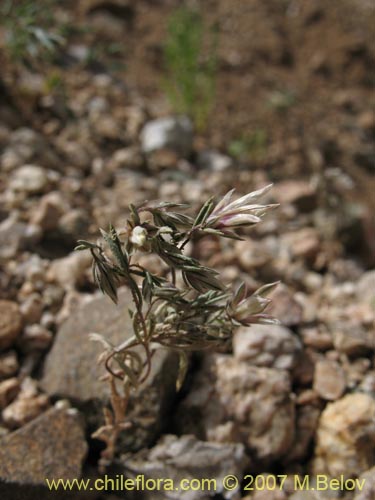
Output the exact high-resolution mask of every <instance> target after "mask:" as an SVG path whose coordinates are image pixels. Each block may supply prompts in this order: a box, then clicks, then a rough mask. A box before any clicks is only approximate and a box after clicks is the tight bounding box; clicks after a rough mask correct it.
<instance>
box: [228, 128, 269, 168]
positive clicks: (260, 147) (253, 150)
mask: <svg viewBox="0 0 375 500" xmlns="http://www.w3.org/2000/svg"><path fill="white" fill-rule="evenodd" d="M266 148H267V133H266V131H265V130H264V129H262V128H257V129H255V130H254V132H252V133H251V134H245V135H243V136H242V137H241V138H239V139H236V140H234V141H232V142H231V143H230V144H229V146H228V152H229V153H230V154H231V155H232V156H234V157H235V158H237V159H238V160H251V161H254V162H260V161H262V160H263V159H264V158H265V156H266V151H267V149H266Z"/></svg>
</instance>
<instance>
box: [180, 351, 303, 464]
mask: <svg viewBox="0 0 375 500" xmlns="http://www.w3.org/2000/svg"><path fill="white" fill-rule="evenodd" d="M228 423H232V425H228ZM176 424H177V426H178V428H179V430H180V431H181V432H183V433H191V432H193V433H195V434H196V435H197V436H198V437H199V438H200V439H208V440H210V441H220V442H223V441H227V442H228V441H230V442H242V443H244V444H245V445H246V446H247V448H248V449H249V450H250V452H251V454H252V456H253V457H254V458H255V459H258V460H261V461H262V462H266V463H271V462H273V461H275V460H277V459H278V458H280V457H281V456H283V455H285V454H286V453H287V451H288V450H289V448H290V446H291V444H292V442H293V439H294V431H295V410H294V402H293V399H292V395H291V387H290V378H289V375H288V373H287V372H286V371H284V370H275V369H271V368H259V367H256V366H251V365H250V364H249V363H246V362H244V361H239V360H238V359H235V358H234V357H232V356H228V355H218V354H215V355H211V356H207V357H206V358H205V361H204V363H203V366H202V368H201V370H200V371H199V372H198V373H197V374H196V378H195V380H194V382H193V386H192V389H191V391H190V392H189V394H188V395H187V397H186V398H185V400H184V401H183V402H182V403H181V405H180V408H179V410H178V414H177V418H176Z"/></svg>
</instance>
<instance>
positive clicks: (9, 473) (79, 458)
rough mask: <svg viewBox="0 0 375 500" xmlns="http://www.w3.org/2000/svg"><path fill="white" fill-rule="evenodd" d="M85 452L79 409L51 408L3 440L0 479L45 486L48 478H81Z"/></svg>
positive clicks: (0, 442)
mask: <svg viewBox="0 0 375 500" xmlns="http://www.w3.org/2000/svg"><path fill="white" fill-rule="evenodd" d="M86 453H87V444H86V441H85V434H84V428H83V426H82V420H81V418H80V417H79V414H78V412H77V410H74V409H63V408H60V409H59V408H52V409H51V410H49V411H47V412H46V413H44V414H43V415H42V416H40V417H38V418H37V419H35V420H34V421H33V422H30V423H29V424H27V425H25V426H24V427H22V428H21V429H19V430H17V431H15V432H12V433H10V434H7V435H5V436H4V437H2V438H1V439H0V479H2V480H4V481H9V482H14V483H18V484H30V485H36V484H40V485H45V484H46V483H45V481H46V478H50V479H52V478H55V479H56V478H62V479H73V478H78V477H80V475H81V466H82V463H83V461H84V459H85V457H86ZM0 491H1V489H0Z"/></svg>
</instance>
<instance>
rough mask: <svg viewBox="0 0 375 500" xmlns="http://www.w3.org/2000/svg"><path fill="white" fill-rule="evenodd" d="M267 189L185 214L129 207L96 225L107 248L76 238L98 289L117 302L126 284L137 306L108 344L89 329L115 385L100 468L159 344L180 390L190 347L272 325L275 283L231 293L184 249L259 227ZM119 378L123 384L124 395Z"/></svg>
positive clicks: (206, 346)
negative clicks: (150, 266) (125, 331)
mask: <svg viewBox="0 0 375 500" xmlns="http://www.w3.org/2000/svg"><path fill="white" fill-rule="evenodd" d="M270 187H271V186H267V187H265V188H263V189H261V190H258V191H255V192H252V193H249V194H247V195H245V196H243V197H241V198H239V199H237V200H234V201H232V196H233V191H234V190H232V191H229V192H228V193H227V194H226V195H225V196H224V197H223V198H222V199H221V200H220V201H219V202H218V203H215V202H214V200H213V199H212V198H210V199H209V200H208V201H207V202H206V203H205V204H204V205H203V206H202V208H201V209H200V211H199V212H198V214H197V215H196V216H195V217H191V216H190V215H188V214H186V213H184V210H185V209H186V207H187V206H186V205H180V204H174V203H145V204H143V205H141V206H140V207H138V208H135V207H134V206H132V205H131V206H130V213H131V215H130V218H129V219H128V220H127V221H126V226H125V228H124V229H123V230H121V231H116V230H115V229H114V228H113V227H110V228H109V231H108V232H106V231H103V230H101V234H102V237H103V240H104V245H101V244H96V243H90V242H88V241H82V240H80V241H79V242H78V246H77V250H86V249H88V250H89V251H90V252H91V255H92V257H93V276H94V279H95V282H96V283H97V284H98V286H99V288H100V289H101V290H102V292H103V293H105V294H107V295H108V296H109V297H110V298H111V299H112V300H113V302H115V303H117V289H118V287H119V286H120V285H121V284H126V285H127V286H128V287H129V288H130V291H131V294H132V297H133V302H134V310H132V311H130V312H129V314H130V316H131V318H132V321H133V335H132V336H131V337H130V338H128V340H126V341H124V342H123V343H122V344H120V345H118V346H113V345H110V344H109V343H108V342H107V340H106V339H105V338H104V337H102V336H99V335H98V334H92V338H93V339H94V340H99V341H100V342H102V343H103V345H104V346H105V350H104V352H103V354H102V355H101V357H100V359H101V361H102V362H104V364H105V366H106V369H107V372H108V377H109V380H110V383H111V388H112V400H111V403H112V411H110V410H109V409H108V408H106V410H105V420H106V422H105V425H104V426H103V427H101V428H100V429H99V430H98V431H97V432H96V433H95V434H94V436H95V437H97V438H99V439H102V440H104V441H105V442H106V443H107V449H106V450H105V452H104V453H103V456H102V461H101V465H102V466H105V465H106V464H108V463H109V462H110V461H111V459H112V457H113V455H114V452H115V444H116V440H117V438H118V435H119V433H120V432H121V431H123V430H124V429H127V428H129V426H130V422H128V421H126V407H127V404H128V400H129V396H130V392H131V390H132V389H134V388H136V387H137V386H139V384H141V383H142V382H144V381H145V380H146V379H147V377H148V375H149V373H150V369H151V364H152V358H153V354H154V352H155V348H156V346H157V345H159V346H164V347H168V348H171V349H174V350H176V351H177V352H178V353H179V355H180V370H179V375H178V379H177V380H176V385H177V388H180V387H181V384H182V382H183V380H184V377H185V373H186V369H187V366H188V358H187V352H189V351H195V350H199V351H201V350H212V349H216V348H218V347H223V346H227V345H228V344H230V342H231V340H232V336H233V332H234V330H235V328H236V327H238V326H240V325H251V324H253V323H262V324H272V323H276V322H277V321H276V320H275V319H274V318H272V317H271V316H270V315H268V314H267V313H266V312H265V308H266V307H267V305H268V304H269V302H270V299H268V298H267V295H268V294H269V293H270V292H271V291H272V290H273V289H274V288H275V286H276V285H277V283H271V284H268V285H265V286H263V287H261V288H259V289H258V290H257V291H256V292H255V293H253V294H249V293H248V290H247V288H246V286H245V284H241V285H240V286H239V288H237V290H236V291H234V292H233V291H231V290H229V289H228V288H226V287H225V286H224V285H223V283H222V282H221V281H220V278H219V275H218V272H217V271H215V270H213V269H211V268H209V267H206V266H204V265H202V264H201V263H200V262H199V261H198V260H197V259H195V258H193V257H190V256H188V255H186V254H185V253H184V249H185V248H186V245H187V243H188V242H189V241H191V239H192V238H194V237H197V236H201V237H204V236H205V235H209V236H216V237H223V238H232V239H242V238H241V237H240V236H239V235H238V234H237V230H238V229H242V228H245V227H251V226H253V225H255V224H257V223H258V222H260V221H261V218H262V217H263V216H264V215H265V214H266V213H267V212H268V211H269V210H270V209H272V208H274V207H275V206H276V205H262V204H259V199H260V198H261V197H262V196H263V195H264V194H265V193H266V192H267V191H268V190H269V189H270ZM141 217H142V219H141ZM142 220H143V222H142ZM139 252H147V253H154V254H156V255H157V256H158V257H159V258H160V259H161V260H162V261H163V262H164V263H165V264H167V266H168V269H169V272H168V273H167V274H166V275H165V276H164V275H155V274H153V273H151V272H150V271H148V270H147V269H146V268H145V267H143V266H141V265H140V264H139V263H138V262H137V255H139ZM139 346H141V347H142V348H143V350H144V357H143V358H142V357H141V356H140V355H139V351H136V350H135V348H136V347H139ZM116 381H120V382H121V384H122V387H123V390H124V392H123V394H122V395H120V393H119V392H118V390H117V387H116Z"/></svg>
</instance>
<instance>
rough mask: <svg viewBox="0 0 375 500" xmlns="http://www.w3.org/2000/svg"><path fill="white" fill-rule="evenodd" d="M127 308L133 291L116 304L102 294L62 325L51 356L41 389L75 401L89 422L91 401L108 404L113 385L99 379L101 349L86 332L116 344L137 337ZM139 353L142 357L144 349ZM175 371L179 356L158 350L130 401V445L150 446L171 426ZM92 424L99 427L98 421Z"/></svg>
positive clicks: (103, 371)
mask: <svg viewBox="0 0 375 500" xmlns="http://www.w3.org/2000/svg"><path fill="white" fill-rule="evenodd" d="M128 307H132V304H131V298H130V293H129V292H128V290H126V289H124V290H122V291H121V292H120V293H119V305H118V306H115V305H114V304H112V302H111V301H110V300H109V299H108V298H107V297H102V296H99V297H96V298H94V299H93V300H92V301H90V302H89V303H87V304H85V305H84V306H82V307H79V308H78V309H77V310H76V311H74V312H73V314H72V315H71V316H70V318H69V319H68V320H67V321H65V323H63V324H62V326H61V327H60V329H59V331H58V333H57V335H56V340H55V343H54V345H53V347H52V349H51V351H50V353H49V354H48V356H47V360H46V363H45V367H44V374H43V378H42V381H41V386H42V388H43V389H44V390H45V391H46V392H47V393H48V394H50V395H51V396H61V397H65V398H69V399H72V400H74V401H75V402H76V403H77V404H78V405H82V407H85V409H86V407H88V408H89V409H88V410H87V415H88V417H89V418H91V416H93V417H94V415H91V410H92V409H91V406H90V405H87V404H88V403H99V407H101V406H102V405H103V404H105V403H107V402H108V400H109V395H110V391H109V384H108V383H106V382H103V381H101V380H100V377H101V376H102V375H104V374H105V370H104V367H103V364H100V365H98V363H97V358H98V356H99V354H100V353H101V352H102V349H103V348H102V346H101V344H99V343H97V342H92V341H90V340H89V338H88V334H89V333H93V332H95V333H99V334H102V335H103V336H104V337H105V338H106V339H107V340H108V341H109V342H110V343H112V344H114V345H118V344H120V343H121V342H123V341H125V340H126V339H127V338H129V337H130V336H131V335H132V333H133V330H132V323H131V320H130V317H129V313H128ZM140 354H141V355H144V353H143V351H140ZM177 371H178V358H177V356H176V355H175V353H173V352H172V351H169V350H166V349H158V350H157V351H156V352H155V354H154V356H153V364H152V371H151V373H150V376H149V377H148V379H147V380H146V381H145V382H144V383H143V384H142V386H141V387H139V389H138V390H137V391H136V392H135V393H134V394H133V395H132V398H131V401H130V408H129V411H130V413H129V417H130V418H131V420H132V421H133V422H134V427H133V428H132V431H131V432H130V433H126V436H125V441H126V444H129V446H130V447H132V448H139V447H140V446H143V445H145V444H147V443H149V442H150V441H152V440H153V439H155V437H156V436H157V435H158V433H159V432H160V430H161V429H162V428H163V427H164V426H165V425H166V424H167V413H168V410H169V406H170V404H171V403H172V401H173V397H174V395H175V386H176V378H177ZM92 424H93V426H96V425H97V422H92Z"/></svg>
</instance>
